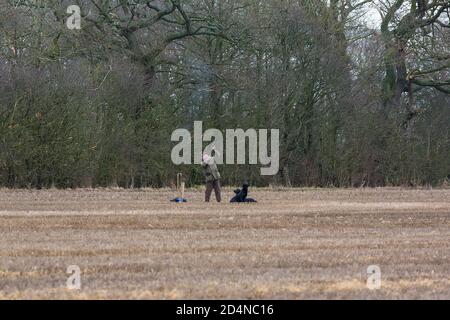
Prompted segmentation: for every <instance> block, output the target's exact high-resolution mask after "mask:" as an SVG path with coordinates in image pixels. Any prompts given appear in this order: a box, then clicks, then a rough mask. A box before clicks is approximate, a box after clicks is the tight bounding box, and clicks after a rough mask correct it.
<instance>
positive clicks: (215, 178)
mask: <svg viewBox="0 0 450 320" xmlns="http://www.w3.org/2000/svg"><path fill="white" fill-rule="evenodd" d="M213 150H214V149H213ZM216 152H217V151H216ZM202 166H203V171H204V174H205V180H206V192H205V201H206V202H209V201H210V200H211V193H212V190H213V189H214V193H215V194H216V200H217V202H221V201H222V196H221V194H220V192H221V191H220V173H219V169H217V164H216V160H215V159H214V157H212V156H210V155H209V154H207V153H205V154H203V162H202Z"/></svg>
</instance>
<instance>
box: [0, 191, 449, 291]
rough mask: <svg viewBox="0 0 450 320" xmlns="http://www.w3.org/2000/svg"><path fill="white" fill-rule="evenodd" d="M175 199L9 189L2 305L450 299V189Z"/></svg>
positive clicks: (3, 202) (0, 261) (1, 235)
mask: <svg viewBox="0 0 450 320" xmlns="http://www.w3.org/2000/svg"><path fill="white" fill-rule="evenodd" d="M231 195H232V191H231V189H228V190H225V192H224V196H225V198H230V197H231ZM175 196H176V194H175V193H174V192H172V191H170V190H160V191H157V190H144V191H126V190H77V191H60V190H49V191H26V190H23V191H22V190H0V299H106V298H109V299H204V298H208V299H359V298H362V299H385V298H388V299H406V298H412V299H434V298H436V299H450V190H403V189H386V188H384V189H361V190H334V189H333V190H332V189H330V190H327V189H325V190H307V189H305V190H301V189H294V190H272V189H260V190H254V191H253V192H252V193H251V196H252V197H254V198H256V199H258V200H259V203H258V204H251V205H232V204H228V203H222V204H217V203H211V204H204V203H203V202H202V198H203V193H202V191H201V190H190V191H189V192H188V193H187V195H186V196H187V198H188V199H189V201H190V202H189V203H187V204H172V203H170V202H169V200H170V199H171V198H174V197H175ZM70 265H77V266H79V267H80V269H81V285H82V286H81V290H75V291H74V290H69V289H67V287H66V281H67V278H68V277H69V276H70V275H69V274H67V273H66V271H67V267H68V266H70ZM371 265H377V266H379V267H380V269H381V280H382V282H381V289H379V290H373V291H372V290H369V289H368V288H367V284H366V282H367V278H368V276H369V275H368V274H367V268H368V267H369V266H371Z"/></svg>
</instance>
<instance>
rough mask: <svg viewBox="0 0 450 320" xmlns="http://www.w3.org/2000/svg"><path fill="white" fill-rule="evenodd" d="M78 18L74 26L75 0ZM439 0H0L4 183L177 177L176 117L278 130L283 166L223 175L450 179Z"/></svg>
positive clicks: (348, 181)
mask: <svg viewBox="0 0 450 320" xmlns="http://www.w3.org/2000/svg"><path fill="white" fill-rule="evenodd" d="M73 4H76V5H78V6H79V7H80V8H81V13H82V19H81V30H69V29H68V28H67V26H66V20H67V19H68V17H69V16H70V14H68V13H67V11H66V10H67V7H68V6H69V5H73ZM449 21H450V3H449V1H444V0H411V1H407V0H372V1H371V0H264V1H256V0H182V1H181V0H154V1H144V0H111V1H105V0H79V1H77V0H69V1H59V0H45V1H44V0H0V185H1V186H4V187H20V188H49V187H58V188H72V187H104V186H119V187H125V188H141V187H162V186H168V185H171V184H172V183H173V182H174V180H175V177H176V173H177V172H183V173H185V177H186V180H187V182H188V184H189V185H196V184H200V183H202V182H203V176H202V168H201V167H200V166H194V165H193V166H175V165H173V164H172V162H171V160H170V154H171V149H172V148H173V146H174V143H173V142H171V141H170V137H171V133H172V132H173V130H175V129H177V128H188V129H190V128H192V126H193V122H194V121H196V120H201V121H204V126H205V127H209V128H217V129H221V130H224V129H228V128H243V129H247V128H256V129H257V128H268V129H270V128H277V129H280V133H281V134H280V148H281V149H280V171H279V174H278V175H277V176H274V177H262V176H260V174H259V173H260V171H259V169H260V166H237V165H236V166H230V165H224V166H221V167H220V170H221V172H222V175H223V180H224V183H226V184H239V183H240V182H241V181H242V180H243V179H244V178H248V179H249V180H250V181H251V183H252V184H255V185H260V186H263V185H269V184H273V185H286V186H318V187H329V186H334V187H361V186H391V185H402V186H418V185H441V184H443V183H446V181H448V179H449V178H450V177H449V175H450V24H449Z"/></svg>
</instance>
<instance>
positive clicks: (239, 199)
mask: <svg viewBox="0 0 450 320" xmlns="http://www.w3.org/2000/svg"><path fill="white" fill-rule="evenodd" d="M234 193H235V194H236V195H235V196H234V197H233V199H231V201H230V202H231V203H255V202H257V201H256V200H255V199H252V198H247V196H248V184H247V183H245V184H244V185H243V186H242V189H236V190H234Z"/></svg>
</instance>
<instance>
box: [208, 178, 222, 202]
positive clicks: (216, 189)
mask: <svg viewBox="0 0 450 320" xmlns="http://www.w3.org/2000/svg"><path fill="white" fill-rule="evenodd" d="M213 189H214V193H215V194H216V200H217V202H221V201H222V196H221V194H220V181H219V180H214V181H209V182H207V183H206V192H205V201H206V202H209V201H210V200H211V193H212V191H213Z"/></svg>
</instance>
